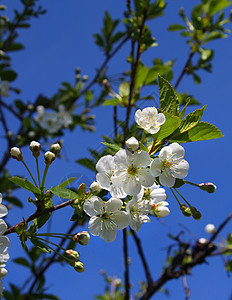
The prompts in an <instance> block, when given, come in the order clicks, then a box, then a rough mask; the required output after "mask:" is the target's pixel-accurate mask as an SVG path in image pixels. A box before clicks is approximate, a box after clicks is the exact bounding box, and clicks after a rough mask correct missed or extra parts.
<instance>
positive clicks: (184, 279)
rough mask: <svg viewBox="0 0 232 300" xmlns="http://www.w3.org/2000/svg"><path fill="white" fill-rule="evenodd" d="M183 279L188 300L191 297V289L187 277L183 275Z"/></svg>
mask: <svg viewBox="0 0 232 300" xmlns="http://www.w3.org/2000/svg"><path fill="white" fill-rule="evenodd" d="M182 278H183V285H184V291H185V299H186V300H188V299H189V297H190V289H189V288H188V284H187V279H186V275H183V276H182Z"/></svg>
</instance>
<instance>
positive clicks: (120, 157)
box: [114, 149, 132, 170]
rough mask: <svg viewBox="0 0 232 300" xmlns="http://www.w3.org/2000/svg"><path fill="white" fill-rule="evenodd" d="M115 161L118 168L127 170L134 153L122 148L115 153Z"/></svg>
mask: <svg viewBox="0 0 232 300" xmlns="http://www.w3.org/2000/svg"><path fill="white" fill-rule="evenodd" d="M114 162H115V164H116V168H117V169H118V170H125V169H127V168H128V166H129V165H130V164H131V162H132V154H131V153H130V151H128V150H125V149H121V150H119V151H118V152H117V153H116V154H115V156H114Z"/></svg>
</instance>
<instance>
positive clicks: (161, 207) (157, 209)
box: [151, 201, 170, 218]
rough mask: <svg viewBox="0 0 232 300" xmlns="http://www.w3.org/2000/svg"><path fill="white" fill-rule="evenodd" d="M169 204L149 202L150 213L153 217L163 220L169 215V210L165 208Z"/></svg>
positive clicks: (165, 202)
mask: <svg viewBox="0 0 232 300" xmlns="http://www.w3.org/2000/svg"><path fill="white" fill-rule="evenodd" d="M167 205H169V203H168V202H167V201H161V202H157V203H155V202H151V211H152V213H153V215H154V216H155V217H157V218H163V217H166V216H168V215H169V214H170V210H169V208H168V207H167Z"/></svg>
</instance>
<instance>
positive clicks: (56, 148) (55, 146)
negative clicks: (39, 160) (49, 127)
mask: <svg viewBox="0 0 232 300" xmlns="http://www.w3.org/2000/svg"><path fill="white" fill-rule="evenodd" d="M60 150H61V147H60V144H58V143H56V144H52V145H51V147H50V151H51V152H52V153H54V154H55V155H57V154H59V153H60Z"/></svg>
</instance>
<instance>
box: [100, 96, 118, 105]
mask: <svg viewBox="0 0 232 300" xmlns="http://www.w3.org/2000/svg"><path fill="white" fill-rule="evenodd" d="M119 103H120V99H118V98H113V99H109V100H105V101H104V102H103V104H102V106H107V105H112V106H117V105H118V104H119Z"/></svg>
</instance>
